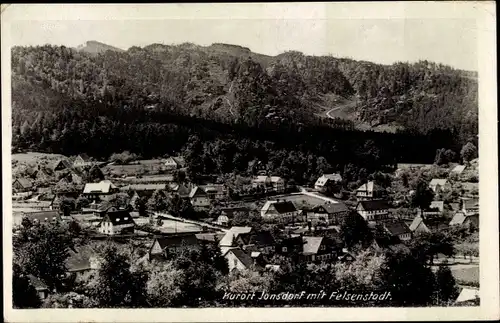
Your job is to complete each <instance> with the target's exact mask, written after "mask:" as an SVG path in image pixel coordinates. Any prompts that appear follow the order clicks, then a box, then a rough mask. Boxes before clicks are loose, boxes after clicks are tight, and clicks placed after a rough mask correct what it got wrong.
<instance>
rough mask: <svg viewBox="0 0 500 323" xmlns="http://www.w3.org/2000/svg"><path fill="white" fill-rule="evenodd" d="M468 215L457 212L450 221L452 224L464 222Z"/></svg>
mask: <svg viewBox="0 0 500 323" xmlns="http://www.w3.org/2000/svg"><path fill="white" fill-rule="evenodd" d="M466 218H467V216H466V215H465V214H464V213H463V212H457V213H455V215H454V216H453V218H452V219H451V221H450V225H456V224H463V223H464V221H465V219H466Z"/></svg>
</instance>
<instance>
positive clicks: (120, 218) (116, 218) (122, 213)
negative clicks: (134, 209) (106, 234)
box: [103, 210, 135, 225]
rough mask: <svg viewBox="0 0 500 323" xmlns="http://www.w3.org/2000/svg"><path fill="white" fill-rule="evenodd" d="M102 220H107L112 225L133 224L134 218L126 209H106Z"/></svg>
mask: <svg viewBox="0 0 500 323" xmlns="http://www.w3.org/2000/svg"><path fill="white" fill-rule="evenodd" d="M103 220H109V222H111V223H112V224H113V225H121V224H135V222H134V219H133V218H132V216H131V215H130V213H129V212H128V211H126V210H116V211H107V212H106V215H105V216H104V219H103Z"/></svg>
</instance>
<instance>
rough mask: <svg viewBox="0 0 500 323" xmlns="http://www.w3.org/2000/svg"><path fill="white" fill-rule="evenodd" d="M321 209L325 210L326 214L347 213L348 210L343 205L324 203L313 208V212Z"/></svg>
mask: <svg viewBox="0 0 500 323" xmlns="http://www.w3.org/2000/svg"><path fill="white" fill-rule="evenodd" d="M321 209H323V210H325V211H326V213H328V214H335V213H341V212H347V211H349V208H348V207H347V206H346V205H345V204H344V203H325V204H320V205H316V206H315V207H313V211H320V210H321Z"/></svg>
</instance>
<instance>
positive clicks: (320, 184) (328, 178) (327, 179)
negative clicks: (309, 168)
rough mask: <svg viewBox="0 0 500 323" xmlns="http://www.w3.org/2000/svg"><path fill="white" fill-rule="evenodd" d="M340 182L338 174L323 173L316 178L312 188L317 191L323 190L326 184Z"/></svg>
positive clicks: (340, 177)
mask: <svg viewBox="0 0 500 323" xmlns="http://www.w3.org/2000/svg"><path fill="white" fill-rule="evenodd" d="M340 182H342V176H340V174H337V173H335V174H324V175H322V176H321V177H319V178H318V179H317V180H316V183H314V188H315V189H317V190H318V191H323V190H324V189H325V188H326V187H327V186H328V185H330V184H336V183H340Z"/></svg>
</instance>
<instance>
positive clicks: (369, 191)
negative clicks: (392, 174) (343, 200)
mask: <svg viewBox="0 0 500 323" xmlns="http://www.w3.org/2000/svg"><path fill="white" fill-rule="evenodd" d="M384 196H385V190H384V189H383V188H382V187H381V186H379V185H377V184H376V183H375V182H374V181H369V182H367V183H366V184H363V185H361V186H360V187H359V188H358V189H357V190H356V198H357V199H358V201H369V200H376V199H382V198H384Z"/></svg>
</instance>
